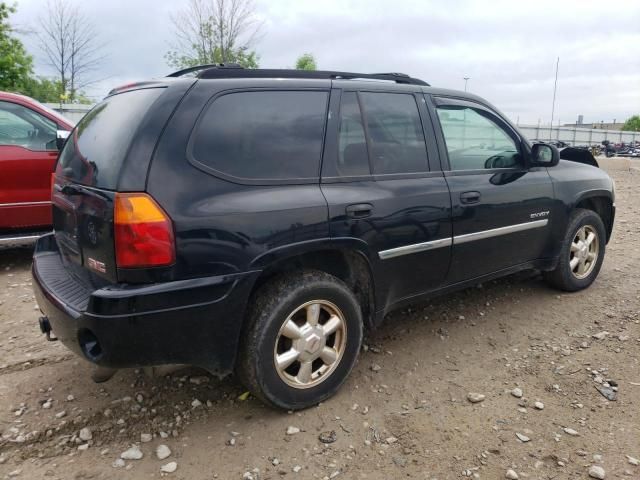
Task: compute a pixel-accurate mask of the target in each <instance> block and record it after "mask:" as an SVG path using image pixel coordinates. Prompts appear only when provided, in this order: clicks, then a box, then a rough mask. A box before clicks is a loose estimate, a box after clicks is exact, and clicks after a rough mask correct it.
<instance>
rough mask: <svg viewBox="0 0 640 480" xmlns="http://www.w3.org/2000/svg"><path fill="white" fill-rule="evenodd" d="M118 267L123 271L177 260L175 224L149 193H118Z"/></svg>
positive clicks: (116, 239) (115, 222)
mask: <svg viewBox="0 0 640 480" xmlns="http://www.w3.org/2000/svg"><path fill="white" fill-rule="evenodd" d="M114 210H115V211H114V235H115V250H116V264H117V266H118V267H119V268H140V267H160V266H166V265H171V264H172V263H174V261H175V242H174V237H173V224H172V223H171V219H170V218H169V216H168V215H167V214H166V213H165V212H164V210H162V208H160V206H159V205H158V204H157V203H156V202H155V201H154V200H153V198H151V197H150V196H149V195H147V194H146V193H116V197H115V206H114Z"/></svg>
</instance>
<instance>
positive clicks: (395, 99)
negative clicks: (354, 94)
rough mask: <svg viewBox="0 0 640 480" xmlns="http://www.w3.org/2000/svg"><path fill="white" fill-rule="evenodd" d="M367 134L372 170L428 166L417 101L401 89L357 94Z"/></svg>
mask: <svg viewBox="0 0 640 480" xmlns="http://www.w3.org/2000/svg"><path fill="white" fill-rule="evenodd" d="M360 98H361V100H362V108H363V109H364V113H365V118H366V122H367V130H368V134H369V147H370V152H369V154H370V155H371V163H372V166H373V173H376V174H384V173H410V172H425V171H427V170H429V168H428V166H427V165H428V163H427V146H426V144H425V141H424V134H423V131H422V123H421V121H420V114H419V113H418V105H417V103H416V100H415V98H414V96H413V95H410V94H403V93H370V92H363V93H361V94H360Z"/></svg>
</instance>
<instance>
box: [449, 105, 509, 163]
mask: <svg viewBox="0 0 640 480" xmlns="http://www.w3.org/2000/svg"><path fill="white" fill-rule="evenodd" d="M438 118H439V119H440V125H442V133H443V135H444V139H445V142H446V144H447V151H448V153H449V163H450V164H451V170H480V169H485V168H513V167H517V166H519V165H520V164H521V157H520V154H519V153H518V146H517V145H516V142H515V141H514V140H513V138H511V136H509V135H508V134H507V132H506V131H505V130H504V129H503V128H502V127H500V126H499V125H497V124H496V123H495V122H493V121H492V120H491V119H490V118H489V116H488V115H487V114H486V113H484V112H483V111H481V110H475V109H473V108H469V107H462V106H453V105H450V106H441V107H438Z"/></svg>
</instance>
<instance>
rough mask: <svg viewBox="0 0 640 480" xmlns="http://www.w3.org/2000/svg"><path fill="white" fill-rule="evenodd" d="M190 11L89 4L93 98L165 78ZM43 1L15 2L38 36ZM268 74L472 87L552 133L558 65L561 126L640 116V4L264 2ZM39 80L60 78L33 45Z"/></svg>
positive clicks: (106, 0)
mask: <svg viewBox="0 0 640 480" xmlns="http://www.w3.org/2000/svg"><path fill="white" fill-rule="evenodd" d="M186 1H187V0H82V1H81V2H80V1H79V4H80V5H81V9H82V10H83V11H84V12H85V14H86V15H88V16H89V17H90V18H91V19H93V21H94V23H95V27H96V30H97V32H99V35H100V37H101V39H102V41H103V42H104V43H105V53H107V54H108V59H107V60H105V61H104V63H103V65H102V66H101V68H100V70H99V71H97V72H96V76H97V77H98V78H101V79H103V80H101V81H100V82H98V83H97V84H96V85H95V86H94V87H92V88H91V89H90V91H89V92H88V93H90V95H92V96H93V97H95V98H96V99H98V98H100V97H102V96H103V95H105V94H106V92H107V91H108V90H109V89H110V88H112V87H114V86H117V85H119V84H122V83H126V82H129V81H135V80H140V79H146V78H150V77H157V76H163V75H166V74H167V73H169V72H170V71H171V69H170V68H169V67H168V66H167V65H166V62H165V60H164V54H165V53H166V51H167V50H168V49H169V47H170V44H171V41H172V27H171V22H170V15H171V13H172V12H176V11H177V10H179V9H180V8H181V7H182V6H183V5H184V4H185V3H186ZM45 3H46V2H45V0H17V6H18V13H17V14H16V15H15V16H14V17H13V18H12V20H13V22H14V23H16V24H17V25H18V27H20V28H23V29H31V30H35V29H37V19H38V16H39V15H41V14H42V13H43V12H44V11H45V9H44V8H43V7H44V5H45ZM255 7H256V16H257V17H258V18H259V20H260V21H261V22H262V23H263V28H262V36H261V38H260V40H259V41H258V42H257V43H256V45H255V49H256V50H257V52H258V54H259V56H260V66H262V67H265V68H286V67H291V66H292V65H294V63H295V59H296V58H297V57H298V56H299V55H300V54H302V53H305V52H310V53H313V55H314V56H315V57H316V60H317V63H318V67H319V68H321V69H327V70H347V71H360V72H380V71H394V72H396V71H397V72H405V73H408V74H411V75H412V76H415V77H418V78H422V79H424V80H426V81H427V82H429V83H430V84H432V85H435V86H440V87H448V88H455V89H463V88H464V80H463V77H471V79H470V80H469V84H468V88H469V90H470V91H472V92H474V93H477V94H479V95H481V96H483V97H485V98H487V99H488V100H489V101H491V102H492V103H494V104H495V105H496V106H497V107H498V108H500V109H501V110H502V111H504V112H505V113H506V114H507V115H509V116H510V118H512V119H513V120H514V121H516V120H519V121H520V123H537V122H538V121H541V122H542V123H548V122H549V120H550V117H551V101H552V95H553V80H554V73H555V65H556V58H557V57H558V56H559V57H560V69H559V81H558V94H557V100H556V115H555V117H554V118H555V122H554V124H555V123H556V122H557V121H558V119H559V120H560V121H561V122H562V123H568V122H574V121H575V120H576V118H577V115H578V114H583V115H584V118H585V122H599V121H600V120H604V121H605V122H610V121H613V119H617V120H618V121H620V120H622V119H625V118H627V117H629V116H631V115H633V114H637V113H640V55H639V54H638V50H637V47H638V45H640V1H639V0H607V1H606V2H603V1H601V0H580V1H569V0H553V1H548V0H522V1H518V0H440V1H436V0H431V1H426V0H421V1H417V0H308V1H307V0H255ZM23 40H24V42H25V44H26V45H27V48H28V49H29V50H30V52H32V53H33V55H34V57H35V59H36V72H37V73H38V74H43V75H47V74H51V73H52V72H51V70H50V68H49V67H48V66H47V64H46V62H45V61H44V58H43V56H42V55H41V52H40V51H39V50H38V44H37V40H36V39H35V38H34V36H33V35H26V36H24V38H23Z"/></svg>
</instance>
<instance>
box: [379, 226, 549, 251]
mask: <svg viewBox="0 0 640 480" xmlns="http://www.w3.org/2000/svg"><path fill="white" fill-rule="evenodd" d="M548 223H549V219H543V220H534V221H533V222H525V223H517V224H515V225H507V226H506V227H498V228H492V229H490V230H482V231H480V232H473V233H466V234H464V235H456V236H455V237H453V238H440V239H438V240H432V241H430V242H422V243H414V244H412V245H404V246H402V247H396V248H391V249H389V250H381V251H380V252H378V256H379V257H380V259H381V260H387V259H389V258H394V257H400V256H402V255H410V254H412V253H418V252H424V251H426V250H434V249H436V248H442V247H449V246H451V245H460V244H463V243H468V242H473V241H475V240H484V239H487V238H492V237H498V236H501V235H507V234H509V233H516V232H522V231H524V230H530V229H533V228H541V227H546V226H547V224H548Z"/></svg>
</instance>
